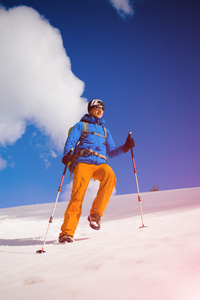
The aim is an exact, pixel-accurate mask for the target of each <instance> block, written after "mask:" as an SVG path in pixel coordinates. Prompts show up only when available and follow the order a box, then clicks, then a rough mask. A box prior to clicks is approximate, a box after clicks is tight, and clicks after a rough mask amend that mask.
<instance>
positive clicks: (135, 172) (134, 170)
mask: <svg viewBox="0 0 200 300" xmlns="http://www.w3.org/2000/svg"><path fill="white" fill-rule="evenodd" d="M131 134H132V132H131V131H130V132H129V135H130V136H131ZM131 156H132V161H133V172H134V174H135V182H136V187H137V194H138V202H139V207H140V215H141V220H142V226H140V227H139V228H143V227H147V226H144V221H143V214H142V203H141V202H142V200H141V198H140V191H139V185H138V179H137V171H136V166H135V158H134V154H133V148H131Z"/></svg>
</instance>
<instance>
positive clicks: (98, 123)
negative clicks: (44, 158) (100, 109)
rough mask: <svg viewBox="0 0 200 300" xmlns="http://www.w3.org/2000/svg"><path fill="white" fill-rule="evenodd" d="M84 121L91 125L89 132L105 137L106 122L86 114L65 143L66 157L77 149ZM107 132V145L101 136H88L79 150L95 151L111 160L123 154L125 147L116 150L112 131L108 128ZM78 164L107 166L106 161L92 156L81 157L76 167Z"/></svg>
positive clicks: (73, 128)
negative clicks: (104, 124)
mask: <svg viewBox="0 0 200 300" xmlns="http://www.w3.org/2000/svg"><path fill="white" fill-rule="evenodd" d="M83 121H84V122H87V123H89V124H88V131H91V132H95V133H99V134H101V135H102V136H105V133H104V130H103V127H102V125H103V123H104V121H103V120H102V119H99V118H94V117H93V116H91V115H88V114H86V115H84V116H83V118H82V119H81V121H80V122H78V123H76V124H75V125H74V127H72V129H71V131H70V133H69V136H68V138H67V141H66V143H65V147H64V153H63V154H64V155H66V154H67V153H68V152H69V151H70V149H71V148H73V149H74V148H75V147H76V144H77V142H78V141H79V139H80V137H81V133H82V131H83ZM106 131H107V138H106V143H105V139H104V138H103V137H101V136H98V135H96V134H87V136H86V137H85V138H84V139H83V140H82V142H81V143H80V145H79V146H78V148H79V149H80V150H81V149H92V150H93V151H96V152H99V153H100V154H102V155H104V156H108V157H110V158H112V157H115V156H118V155H120V154H122V153H123V149H122V147H123V146H120V147H118V148H116V147H115V143H114V141H113V138H112V136H111V133H110V131H109V130H108V129H107V128H106ZM78 162H84V163H89V164H96V165H100V164H106V160H105V159H103V158H101V157H98V156H94V155H91V154H87V155H85V156H82V157H79V158H78V159H77V160H76V162H75V165H76V164H77V163H78Z"/></svg>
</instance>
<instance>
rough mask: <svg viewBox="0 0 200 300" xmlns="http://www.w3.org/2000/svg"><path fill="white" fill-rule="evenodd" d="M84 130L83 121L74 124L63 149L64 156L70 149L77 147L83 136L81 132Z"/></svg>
mask: <svg viewBox="0 0 200 300" xmlns="http://www.w3.org/2000/svg"><path fill="white" fill-rule="evenodd" d="M82 130H83V123H82V122H78V123H76V124H75V125H74V127H72V129H71V131H70V133H69V135H68V137H67V140H66V142H65V146H64V151H63V156H65V155H66V154H67V153H68V152H69V151H70V149H72V148H73V150H74V148H75V147H76V144H77V142H78V141H79V139H80V137H81V133H82Z"/></svg>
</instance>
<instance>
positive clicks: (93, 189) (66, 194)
mask: <svg viewBox="0 0 200 300" xmlns="http://www.w3.org/2000/svg"><path fill="white" fill-rule="evenodd" d="M98 188H99V181H97V180H95V181H94V180H93V179H91V180H90V183H89V185H88V188H87V191H86V194H85V199H88V200H93V199H95V197H96V195H97V191H98ZM71 191H72V182H70V183H69V184H66V185H65V186H64V188H63V192H62V194H61V199H62V201H69V200H70V197H71ZM115 194H116V188H114V190H113V193H112V195H115Z"/></svg>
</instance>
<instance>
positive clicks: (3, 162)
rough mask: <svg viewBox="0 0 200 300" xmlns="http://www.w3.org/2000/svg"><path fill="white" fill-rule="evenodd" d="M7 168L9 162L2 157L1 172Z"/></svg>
mask: <svg viewBox="0 0 200 300" xmlns="http://www.w3.org/2000/svg"><path fill="white" fill-rule="evenodd" d="M6 167H7V161H6V160H5V159H3V158H2V157H1V156H0V170H3V169H5V168H6Z"/></svg>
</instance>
